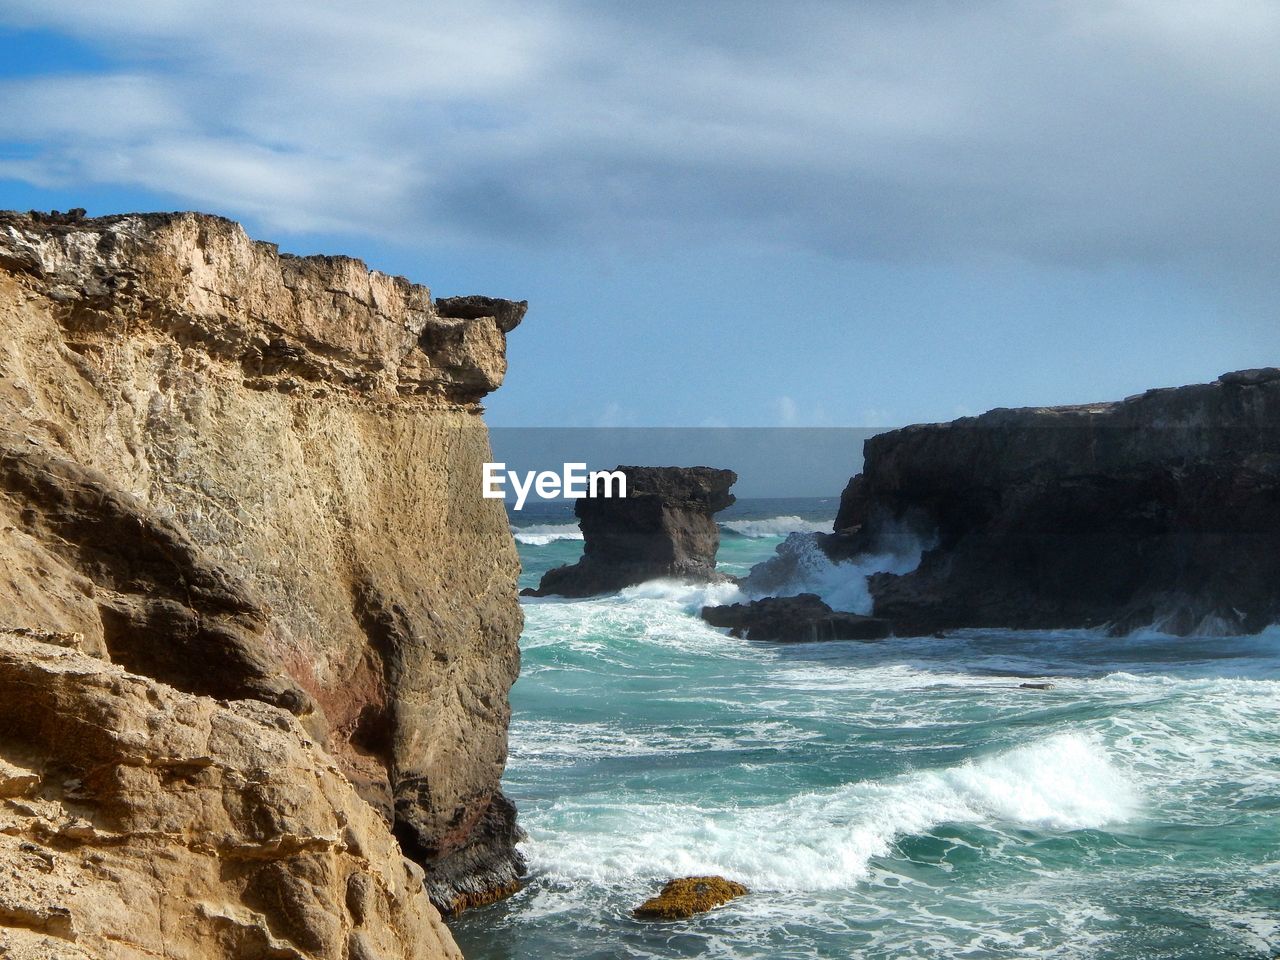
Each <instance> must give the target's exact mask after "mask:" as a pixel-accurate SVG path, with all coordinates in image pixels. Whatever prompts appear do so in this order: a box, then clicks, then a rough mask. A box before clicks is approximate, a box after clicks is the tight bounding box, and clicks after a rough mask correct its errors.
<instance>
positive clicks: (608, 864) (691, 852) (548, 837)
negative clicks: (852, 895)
mask: <svg viewBox="0 0 1280 960" xmlns="http://www.w3.org/2000/svg"><path fill="white" fill-rule="evenodd" d="M575 803H576V801H573V800H569V799H563V800H561V801H560V802H559V804H558V806H559V807H560V809H558V810H555V809H553V810H547V811H540V812H539V813H535V814H533V815H531V817H530V819H531V820H533V821H536V822H534V823H532V824H531V826H532V828H533V829H531V830H530V833H531V834H532V836H533V837H534V838H535V839H534V840H533V841H532V842H531V843H530V844H529V847H528V852H529V853H530V854H531V857H532V859H533V862H534V863H535V864H537V866H538V867H539V869H542V870H545V871H547V872H548V873H550V874H552V875H553V876H563V877H566V878H572V879H573V880H581V879H582V878H583V877H584V876H587V877H590V878H591V879H595V880H598V881H599V882H602V883H604V882H616V879H617V876H618V875H619V874H622V875H624V876H625V875H630V876H638V877H670V876H681V875H684V874H694V873H712V874H722V875H726V876H733V877H737V878H740V879H741V880H742V881H743V882H745V883H747V884H748V885H749V886H752V887H756V888H760V889H772V890H831V889H840V888H844V887H848V886H850V885H852V884H855V883H858V882H859V881H862V880H864V879H866V877H867V876H868V874H869V873H870V869H871V861H872V860H873V859H874V858H876V857H883V856H887V855H888V854H889V853H890V852H891V850H892V848H893V845H894V843H895V842H897V841H898V840H899V839H901V838H903V837H908V836H920V835H925V834H928V833H929V832H930V831H931V830H933V829H934V828H935V827H937V826H938V825H939V824H942V823H970V824H976V825H981V826H984V827H987V828H989V829H993V830H997V831H1003V830H1008V829H1013V830H1023V829H1034V830H1039V831H1045V832H1059V831H1073V830H1082V829H1096V828H1100V827H1103V826H1106V825H1108V824H1111V823H1116V822H1122V821H1125V820H1129V819H1131V818H1133V817H1134V816H1136V815H1137V813H1138V812H1139V807H1140V797H1139V793H1138V790H1137V788H1136V786H1135V785H1134V784H1133V783H1132V782H1131V781H1130V779H1129V778H1128V777H1127V776H1126V775H1125V773H1124V772H1123V771H1122V769H1121V767H1120V765H1119V764H1117V763H1116V762H1115V761H1114V760H1113V758H1112V757H1111V756H1110V754H1109V751H1108V749H1107V747H1106V745H1105V744H1104V743H1103V742H1102V741H1101V740H1100V739H1099V738H1097V737H1095V736H1093V735H1091V734H1088V733H1083V732H1079V733H1077V732H1071V733H1061V734H1056V735H1053V736H1049V737H1046V738H1044V739H1041V740H1037V741H1034V742H1032V743H1028V744H1025V745H1023V746H1019V747H1015V748H1013V749H1010V750H1006V751H1004V752H1002V753H997V754H994V755H991V756H988V757H985V758H981V759H978V760H972V761H966V762H964V763H961V764H958V765H956V766H951V767H943V768H940V769H937V770H924V771H918V772H915V773H909V774H905V775H903V776H900V777H896V778H894V779H891V780H885V781H869V782H862V783H854V784H848V785H844V786H839V787H834V788H830V789H826V790H818V791H814V792H812V793H806V794H800V795H798V796H795V797H791V798H790V799H788V800H785V801H783V802H781V803H777V804H770V805H767V806H763V807H755V808H749V809H746V810H743V809H739V808H727V807H726V808H720V807H716V806H706V807H702V808H698V809H693V808H690V807H689V806H688V805H686V804H681V803H653V802H643V801H641V802H634V803H631V804H625V803H624V804H622V806H623V807H624V808H625V813H626V821H627V822H628V823H634V824H641V825H643V829H640V830H636V831H633V832H622V833H619V832H616V831H615V830H614V829H607V830H603V831H600V832H598V833H593V832H590V831H582V830H580V829H578V830H575V832H574V833H573V836H572V838H571V840H570V839H569V838H566V837H561V836H558V835H557V834H558V832H559V830H562V829H564V827H563V825H564V824H565V823H567V822H573V823H575V824H577V823H578V822H579V821H578V820H577V819H576V818H574V817H573V816H572V815H571V814H572V811H570V810H568V809H565V808H567V807H572V806H573V805H574V804H575Z"/></svg>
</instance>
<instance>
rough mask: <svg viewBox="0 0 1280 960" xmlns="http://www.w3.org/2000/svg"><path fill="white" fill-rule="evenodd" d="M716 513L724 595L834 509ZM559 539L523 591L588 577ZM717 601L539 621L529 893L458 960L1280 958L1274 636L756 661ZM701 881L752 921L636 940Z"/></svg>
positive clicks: (879, 651) (650, 601)
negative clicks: (721, 884) (680, 887)
mask: <svg viewBox="0 0 1280 960" xmlns="http://www.w3.org/2000/svg"><path fill="white" fill-rule="evenodd" d="M732 509H733V513H734V514H735V515H736V516H734V515H728V516H726V515H722V520H723V521H724V522H725V523H726V524H728V525H730V526H737V527H738V529H739V531H745V532H746V533H749V534H754V536H743V535H741V533H740V532H738V533H735V532H734V531H733V530H731V529H727V530H726V535H725V537H724V540H723V543H722V548H721V557H720V558H721V561H722V565H724V566H725V567H726V568H728V569H730V570H731V571H732V572H738V573H740V572H745V570H746V569H748V568H749V567H750V565H751V564H752V563H754V562H756V561H758V560H761V559H764V558H765V557H767V556H769V555H771V554H772V552H773V550H774V549H775V548H776V547H777V545H778V544H779V543H780V542H781V536H780V535H763V534H780V533H782V532H784V531H785V530H787V529H793V528H796V529H812V528H813V527H814V526H815V525H818V524H820V523H821V522H822V521H829V520H830V518H831V516H832V515H833V514H834V510H835V504H834V503H833V502H822V501H808V502H792V503H785V502H784V503H779V502H769V503H761V502H756V503H752V502H747V503H742V504H739V505H737V506H735V507H734V508H732ZM777 517H782V518H792V519H789V520H779V521H772V520H771V518H777ZM748 521H752V522H754V525H752V523H749V522H748ZM566 522H567V520H566V519H565V518H563V517H560V518H559V522H558V523H557V517H555V516H553V515H548V516H543V517H535V516H529V517H523V518H520V520H519V521H518V523H519V524H520V525H521V530H520V531H519V533H520V534H521V535H520V536H519V537H518V539H524V540H528V541H531V542H525V543H521V545H520V550H521V555H522V557H523V558H524V562H525V574H524V583H526V584H528V583H533V582H536V580H537V579H538V577H539V576H540V575H541V573H542V572H543V571H544V570H545V569H547V568H549V567H550V566H554V565H556V564H559V563H564V562H568V561H571V560H572V559H574V558H575V557H576V556H577V555H578V553H579V552H580V550H581V541H578V540H569V539H554V537H556V536H560V535H564V534H569V533H572V532H573V530H572V527H571V526H569V527H566V526H564V524H565V523H566ZM557 527H558V529H556V528H557ZM843 572H845V573H847V572H848V571H843ZM818 579H819V580H821V579H822V578H821V577H818ZM733 589H734V588H732V587H702V588H689V587H680V586H678V585H674V584H662V583H656V584H647V585H644V586H642V587H639V588H635V589H632V590H628V591H625V592H624V593H623V594H622V595H619V596H613V597H608V598H601V599H595V600H587V601H572V602H568V601H558V600H533V601H529V602H527V604H526V606H525V614H526V618H527V624H526V628H525V634H524V638H523V641H522V644H523V650H524V667H523V673H522V676H521V679H520V680H519V682H518V683H517V684H516V686H515V688H514V689H513V691H512V702H513V706H514V718H513V721H512V728H511V759H510V764H509V767H508V773H507V779H506V789H507V791H508V793H509V794H510V795H511V796H512V798H513V799H515V801H516V802H517V804H518V805H519V807H520V810H521V817H522V822H523V824H524V827H525V828H526V830H527V831H528V832H529V840H528V842H527V843H526V844H525V848H524V849H525V852H526V854H527V856H528V857H529V861H530V866H531V878H530V883H529V885H528V887H527V888H526V889H525V890H524V891H523V892H521V893H520V894H518V895H517V896H515V897H513V898H512V899H511V900H509V901H506V902H505V903H502V904H497V905H494V906H492V907H489V908H486V909H483V910H479V911H474V912H471V913H468V914H466V915H464V916H463V917H462V918H461V919H460V920H458V921H457V922H456V923H455V925H454V932H455V935H456V936H457V938H458V941H459V943H460V944H461V946H462V948H463V951H464V953H465V955H466V956H467V957H468V958H470V960H534V958H538V960H542V958H551V957H569V958H599V960H605V958H664V960H665V958H687V957H714V958H742V960H746V958H761V960H764V958H770V960H793V958H794V960H800V958H817V957H820V958H850V957H859V958H863V957H865V958H891V957H892V958H897V957H931V958H933V957H936V958H944V957H945V958H955V957H969V958H985V957H1016V958H1023V957H1062V958H1067V957H1071V958H1077V957H1078V958H1139V957H1141V958H1196V960H1206V958H1218V957H1223V958H1225V957H1273V956H1275V954H1276V953H1277V951H1280V817H1278V816H1277V814H1280V715H1278V713H1277V709H1278V708H1280V632H1273V633H1269V634H1264V635H1263V636H1260V637H1250V638H1201V639H1171V638H1167V637H1161V636H1155V635H1152V636H1143V637H1137V638H1127V639H1122V640H1117V639H1111V638H1104V637H1100V636H1097V635H1093V634H1088V633H1064V634H1043V633H1041V634H1031V635H1026V634H1024V635H1017V634H1011V633H982V632H968V633H964V634H960V635H957V636H954V637H950V638H948V639H945V640H937V639H929V640H891V641H887V642H884V643H878V644H858V643H828V644H803V645H794V646H792V645H788V646H767V645H763V644H752V643H749V642H745V641H740V640H735V639H732V638H730V637H727V636H725V635H723V634H722V633H720V632H719V631H716V630H714V629H712V628H710V627H708V626H706V625H705V624H703V623H702V622H701V621H700V620H698V619H697V617H696V610H697V607H698V606H699V605H701V603H702V602H704V601H706V600H707V599H731V597H730V596H729V595H730V594H731V593H732V591H733ZM1026 679H1036V680H1048V681H1051V682H1052V683H1053V684H1054V685H1055V686H1054V689H1052V690H1047V691H1036V690H1027V689H1021V688H1020V687H1019V686H1018V684H1019V683H1021V682H1023V681H1024V680H1026ZM704 872H707V873H718V874H722V875H724V876H727V877H729V878H731V879H736V880H740V881H742V882H744V883H746V884H747V885H748V886H749V887H751V888H752V890H753V891H754V892H753V894H752V895H751V896H749V897H746V898H744V899H742V900H739V901H736V902H735V903H732V904H730V905H728V906H726V907H724V908H722V909H720V910H718V911H715V912H713V913H712V914H709V915H706V916H703V917H700V918H696V919H693V920H690V921H687V922H680V923H670V924H644V923H640V922H637V921H634V920H632V919H630V916H629V912H630V910H631V908H632V907H634V906H635V905H636V904H638V903H639V902H640V901H642V900H643V899H645V898H646V897H647V896H649V895H651V894H652V893H653V892H654V891H655V890H656V889H657V888H658V887H659V886H660V885H661V883H662V882H663V881H664V880H665V879H667V878H669V877H673V876H680V875H685V874H691V873H704Z"/></svg>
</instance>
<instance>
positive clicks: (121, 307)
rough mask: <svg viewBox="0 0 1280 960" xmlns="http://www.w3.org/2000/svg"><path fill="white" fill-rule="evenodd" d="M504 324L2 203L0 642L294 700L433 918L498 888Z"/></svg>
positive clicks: (378, 278) (175, 231) (510, 661)
mask: <svg viewBox="0 0 1280 960" xmlns="http://www.w3.org/2000/svg"><path fill="white" fill-rule="evenodd" d="M523 315H524V304H523V303H514V302H511V301H505V300H497V299H493V298H484V297H465V298H454V299H453V300H446V301H440V302H438V303H435V302H433V301H432V300H431V297H430V293H429V291H428V290H427V289H426V288H425V287H422V286H418V285H415V284H411V283H409V282H408V281H407V280H405V279H403V278H399V277H391V276H388V275H386V274H382V273H379V272H377V271H371V270H369V269H368V268H367V267H366V266H365V265H364V264H363V263H361V262H360V261H358V260H353V259H349V258H344V257H293V256H288V255H284V254H281V253H279V252H278V251H277V249H276V247H274V246H273V245H271V244H266V243H261V242H255V241H252V240H250V239H249V238H248V237H247V236H246V235H245V232H244V230H243V229H242V228H241V227H240V226H239V225H237V224H235V223H232V222H230V221H228V220H224V219H221V218H218V217H212V216H206V215H202V214H195V213H175V214H146V215H124V216H112V217H102V218H96V219H84V218H83V217H82V216H80V215H79V214H71V215H65V216H64V215H56V214H55V215H42V214H34V213H33V214H16V213H0V335H3V337H4V339H5V343H6V350H5V352H4V354H3V356H0V627H9V628H25V629H32V630H39V631H52V632H57V633H76V634H80V635H81V636H82V638H83V639H82V642H81V647H82V649H83V651H84V653H85V654H86V655H88V656H89V657H91V658H94V659H95V661H96V662H101V661H110V663H112V664H116V665H118V666H119V667H120V668H123V669H125V670H128V671H131V672H132V673H134V674H139V675H144V676H146V677H148V678H151V679H154V680H155V681H159V682H161V683H163V684H166V685H168V686H170V687H172V688H175V689H176V690H178V691H183V692H186V693H188V694H192V695H196V696H205V697H212V698H216V699H218V700H222V701H230V700H242V699H252V700H259V701H262V702H264V703H266V704H270V705H272V706H274V707H277V708H280V709H283V710H286V711H288V712H289V713H291V714H293V715H295V716H296V717H297V718H298V721H299V722H300V723H301V724H302V725H303V726H304V727H305V729H306V730H307V731H309V735H310V736H312V737H314V738H315V739H316V740H317V742H319V743H320V744H322V745H323V747H324V748H325V749H326V750H327V751H328V752H329V753H330V754H332V756H333V757H334V758H335V759H336V762H337V764H338V767H339V768H340V769H341V771H342V773H343V774H344V775H345V777H346V778H347V779H349V780H350V782H351V783H352V784H353V785H354V786H355V788H356V789H357V790H358V791H359V794H360V796H361V797H363V798H364V800H366V801H367V802H368V803H370V804H371V805H372V807H373V809H374V810H376V811H377V812H378V813H379V814H380V815H381V817H382V818H383V820H384V821H385V823H386V824H387V825H388V826H389V828H390V829H392V830H393V831H394V834H395V836H396V837H397V838H398V840H399V843H400V846H401V847H402V848H403V850H404V852H405V853H406V854H407V855H408V856H409V857H410V858H412V859H413V860H414V861H416V862H417V863H418V864H420V865H421V866H422V867H423V868H424V869H425V871H426V884H427V889H428V890H429V892H430V894H431V898H432V900H433V901H434V902H435V903H436V904H437V905H438V906H439V907H441V908H442V909H445V910H451V909H458V908H461V907H464V906H467V905H471V904H474V903H480V902H486V901H487V900H490V899H493V898H494V897H496V896H500V895H502V894H504V893H507V892H510V891H511V890H512V889H514V887H515V886H516V884H517V883H518V878H519V875H520V873H521V872H522V870H523V866H522V862H521V860H520V857H519V855H518V853H517V852H516V850H515V847H514V844H515V841H516V839H517V838H518V830H517V828H516V825H515V813H514V810H513V808H512V806H511V804H510V803H509V802H508V801H507V800H506V798H505V797H503V796H502V794H501V792H500V790H499V778H500V776H501V774H502V770H503V766H504V764H505V760H506V728H507V722H508V718H509V709H508V704H507V692H508V689H509V688H510V686H511V684H512V682H513V681H514V680H515V677H516V674H517V671H518V665H519V652H518V647H517V640H518V636H519V633H520V629H521V625H522V620H521V614H520V609H519V605H518V603H517V601H516V591H515V585H516V577H517V573H518V560H517V557H516V553H515V549H514V545H513V543H512V540H511V536H510V532H509V529H508V526H507V521H506V516H505V514H504V511H503V508H502V505H501V504H500V503H498V502H496V501H492V500H485V499H483V498H482V496H481V488H480V465H481V464H482V463H483V462H484V461H485V460H487V459H491V456H490V452H489V442H488V433H487V430H486V428H485V425H484V423H483V420H482V419H481V412H482V409H481V406H480V400H481V399H482V398H483V397H484V395H485V394H486V393H488V392H489V391H491V390H493V389H495V388H497V387H498V386H499V385H500V384H501V382H502V379H503V376H504V374H505V372H506V358H505V346H506V336H507V334H508V333H509V332H510V331H511V330H512V329H513V328H514V327H515V326H516V324H518V323H519V322H520V319H521V318H522V317H523ZM0 669H3V664H0ZM104 669H106V668H105V667H104ZM3 733H4V731H3V730H0V734H3ZM32 762H33V763H36V764H37V765H38V764H39V763H40V762H41V760H40V758H39V757H34V758H32ZM5 922H6V921H5V920H4V915H3V914H0V925H3V924H4V923H5ZM273 955H275V954H273ZM279 955H281V956H283V955H285V954H279ZM290 955H291V954H290ZM307 955H310V954H307ZM325 955H327V954H325ZM377 955H381V954H377ZM394 955H396V956H399V954H394ZM353 956H354V954H353Z"/></svg>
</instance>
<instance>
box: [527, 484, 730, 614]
mask: <svg viewBox="0 0 1280 960" xmlns="http://www.w3.org/2000/svg"><path fill="white" fill-rule="evenodd" d="M617 469H618V470H620V471H622V472H623V473H624V474H626V477H627V495H626V496H625V497H621V498H618V497H615V498H606V497H594V498H591V497H586V498H583V499H580V500H578V501H577V502H576V503H575V505H574V512H575V513H576V514H577V516H578V525H579V526H580V527H581V528H582V537H583V540H584V544H583V553H582V559H581V560H579V561H578V562H577V563H576V564H572V565H570V566H564V567H556V568H555V569H554V570H548V571H547V573H546V574H544V575H543V577H542V582H541V583H539V584H538V588H537V589H536V590H525V591H524V593H525V594H526V595H529V596H549V595H556V596H563V597H588V596H592V595H593V594H598V593H612V592H613V591H615V590H621V589H622V588H623V587H629V586H632V585H634V584H637V583H644V582H645V581H646V580H654V579H657V578H659V577H678V578H681V579H688V580H704V581H705V580H716V579H723V577H721V576H720V575H719V574H717V573H716V550H717V549H719V546H720V528H719V526H717V525H716V522H715V520H714V519H713V517H714V515H715V514H716V513H718V512H719V511H721V510H723V509H724V508H725V507H727V506H729V505H730V504H731V503H733V502H734V499H735V498H734V496H733V494H732V493H730V492H729V488H730V487H731V486H733V484H734V483H735V482H736V481H737V479H738V475H737V474H736V473H734V472H733V471H732V470H716V469H713V468H712V467H618V468H617Z"/></svg>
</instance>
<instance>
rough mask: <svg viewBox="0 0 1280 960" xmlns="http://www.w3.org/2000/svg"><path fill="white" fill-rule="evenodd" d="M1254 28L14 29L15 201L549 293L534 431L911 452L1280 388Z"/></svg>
mask: <svg viewBox="0 0 1280 960" xmlns="http://www.w3.org/2000/svg"><path fill="white" fill-rule="evenodd" d="M1278 114H1280V10H1278V9H1277V8H1276V7H1275V6H1274V5H1273V4H1270V3H1264V2H1254V0H1219V2H1216V3H1214V4H1204V3H1202V2H1200V3H1191V2H1184V0H1107V2H1104V0H1070V2H1066V0H1063V2H1045V3H1040V2H1036V3H1032V2H1016V3H1015V2H1000V0H979V2H975V3H967V4H955V3H944V2H918V0H893V2H889V0H864V2H854V0H840V2H835V0H830V2H818V0H794V2H790V3H748V2H744V0H737V2H727V0H723V2H722V0H707V2H704V3H700V4H687V3H666V2H655V3H651V4H634V3H618V2H613V0H597V2H594V3H585V2H570V0H521V2H516V0H476V2H472V3H467V4H465V5H464V4H432V3H423V2H410V0H387V2H381V3H370V4H359V5H357V4H350V3H331V2H327V0H309V2H305V3H304V2H300V0H299V2H292V0H285V2H278V3H269V4H264V3H261V2H254V3H249V2H243V0H219V2H211V0H209V2H207V0H120V2H114V3H111V4H103V3H101V2H98V0H61V2H59V3H57V4H50V3H48V2H46V0H40V2H35V0H8V2H6V3H5V4H4V6H3V8H0V206H2V207H12V208H19V209H24V208H29V207H34V208H41V209H48V208H59V209H66V208H68V207H72V206H83V207H86V208H88V209H89V211H90V212H91V213H94V214H99V213H109V212H119V211H124V210H142V209H188V208H194V209H200V210H206V211H211V212H216V213H220V214H223V215H226V216H230V217H233V218H236V219H239V220H241V221H242V222H244V223H245V225H246V227H247V228H248V229H249V231H250V233H251V234H252V235H253V236H256V237H259V238H261V239H267V240H272V241H275V242H278V243H280V245H281V246H282V248H283V249H285V250H289V251H292V252H297V253H312V252H327V253H348V254H352V255H356V256H360V257H362V258H364V259H365V260H367V261H368V262H369V263H370V264H371V265H373V266H376V267H378V268H380V269H385V270H389V271H392V272H397V273H403V274H405V275H407V276H409V277H410V278H412V279H414V280H416V281H419V282H423V283H426V284H428V285H429V286H430V287H431V288H432V290H433V291H434V292H435V293H436V294H437V295H450V294H458V293H472V292H479V293H488V294H493V295H498V296H508V297H514V298H518V299H519V298H527V299H528V300H529V301H530V311H529V315H528V319H527V320H526V322H525V324H524V326H522V327H521V328H520V329H518V330H517V331H516V332H515V333H514V334H513V335H512V337H511V341H510V358H511V368H510V373H509V377H508V382H507V385H506V386H504V387H503V389H502V390H501V391H499V393H497V394H496V395H494V396H493V397H492V398H490V401H489V403H488V407H489V412H490V419H491V421H492V422H494V423H496V424H501V425H510V426H596V425H608V426H613V425H622V426H652V425H669V426H684V425H734V426H744V425H752V426H776V425H806V426H830V425H835V426H890V425H897V424H901V423H906V422H912V421H919V420H938V419H949V418H951V417H954V416H958V415H963V414H967V413H976V412H980V411H981V410H984V409H987V408H989V407H993V406H1014V405H1026V404H1041V403H1070V402H1084V401H1091V400H1098V399H1109V398H1118V397H1121V396H1124V395H1127V394H1131V393H1135V392H1138V391H1140V390H1143V389H1146V388H1147V387H1151V386H1166V385H1173V384H1179V383H1185V382H1194V381H1200V380H1208V379H1212V378H1213V377H1215V376H1216V375H1217V374H1219V373H1221V372H1223V371H1225V370H1229V369H1235V368H1240V367H1247V366H1258V365H1266V364H1275V363H1280V349H1277V347H1278V344H1280V338H1278V337H1277V325H1276V320H1275V313H1276V311H1275V303H1276V298H1277V294H1278V293H1280V279H1278V278H1277V277H1278V274H1280V272H1278V271H1277V270H1276V269H1275V263H1276V262H1277V254H1280V230H1277V224H1278V223H1280V190H1276V189H1275V184H1276V183H1277V182H1280V178H1278V177H1277V173H1278V172H1280V171H1278V170H1277V166H1280V122H1277V121H1278V120H1280V116H1278Z"/></svg>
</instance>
